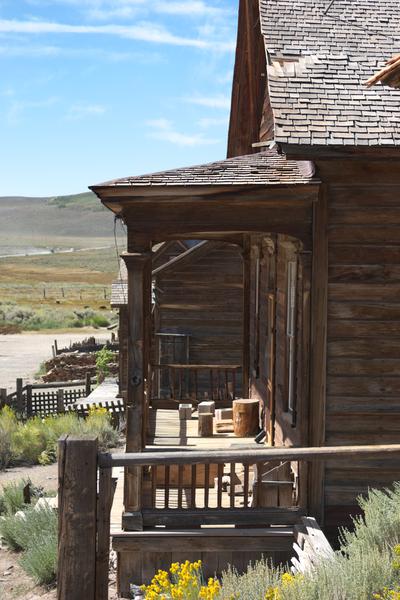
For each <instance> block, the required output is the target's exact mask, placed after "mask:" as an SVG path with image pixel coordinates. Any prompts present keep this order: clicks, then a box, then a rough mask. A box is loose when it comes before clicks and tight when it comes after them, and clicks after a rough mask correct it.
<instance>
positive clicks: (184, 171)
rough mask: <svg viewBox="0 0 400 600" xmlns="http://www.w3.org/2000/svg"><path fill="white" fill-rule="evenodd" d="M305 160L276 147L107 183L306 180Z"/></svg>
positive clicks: (107, 184) (158, 184)
mask: <svg viewBox="0 0 400 600" xmlns="http://www.w3.org/2000/svg"><path fill="white" fill-rule="evenodd" d="M310 179H311V176H310V173H309V171H308V168H307V163H302V162H301V161H294V160H287V159H286V158H285V157H284V156H282V155H280V154H278V152H277V151H276V150H270V149H268V150H265V151H263V152H260V153H258V154H249V155H247V156H239V157H235V158H229V159H226V160H221V161H218V162H213V163H208V164H205V165H198V166H194V167H184V168H181V169H173V170H171V171H163V172H161V173H152V174H150V175H140V176H137V177H125V178H123V179H116V180H114V181H110V182H107V183H106V184H102V185H106V186H135V187H136V186H168V185H174V186H181V185H182V186H185V185H190V186H195V185H252V186H254V185H277V184H297V183H308V182H309V181H310Z"/></svg>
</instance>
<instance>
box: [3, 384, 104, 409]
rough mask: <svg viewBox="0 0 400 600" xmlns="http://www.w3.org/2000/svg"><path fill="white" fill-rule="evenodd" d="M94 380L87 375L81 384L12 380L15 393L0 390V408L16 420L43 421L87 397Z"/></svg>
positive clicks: (4, 389)
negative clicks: (33, 418)
mask: <svg viewBox="0 0 400 600" xmlns="http://www.w3.org/2000/svg"><path fill="white" fill-rule="evenodd" d="M95 383H96V379H92V378H91V376H90V374H89V373H88V374H87V375H86V378H85V379H84V380H80V381H70V382H52V383H29V384H26V385H23V380H22V379H21V378H18V379H17V380H16V389H15V391H14V392H11V393H8V391H7V389H6V388H1V389H0V408H2V407H3V406H9V407H10V408H12V409H13V410H14V411H15V412H16V413H17V414H18V416H19V417H22V418H30V417H36V416H39V417H47V416H49V415H55V414H60V413H64V412H66V411H67V410H68V409H69V408H70V407H72V406H73V405H74V404H75V403H76V402H77V401H78V400H79V399H80V398H86V397H87V396H89V394H90V393H91V391H92V389H93V385H95Z"/></svg>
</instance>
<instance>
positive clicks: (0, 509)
mask: <svg viewBox="0 0 400 600" xmlns="http://www.w3.org/2000/svg"><path fill="white" fill-rule="evenodd" d="M27 483H29V482H28V481H25V480H21V481H19V482H18V483H14V482H11V483H8V484H7V485H5V486H4V487H3V491H2V494H1V496H0V514H6V515H13V514H15V513H16V512H17V511H18V510H22V509H23V508H24V507H25V502H24V492H23V490H24V487H25V486H26V485H27Z"/></svg>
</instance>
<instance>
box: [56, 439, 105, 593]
mask: <svg viewBox="0 0 400 600" xmlns="http://www.w3.org/2000/svg"><path fill="white" fill-rule="evenodd" d="M59 456H60V462H59V541H58V581H57V598H58V600H82V598H85V600H96V500H97V494H96V492H97V439H96V438H95V437H90V438H79V437H76V436H68V437H66V438H64V439H62V440H61V441H60V444H59Z"/></svg>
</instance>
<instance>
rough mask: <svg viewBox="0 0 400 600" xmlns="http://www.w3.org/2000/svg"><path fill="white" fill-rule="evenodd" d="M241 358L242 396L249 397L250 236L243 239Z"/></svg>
mask: <svg viewBox="0 0 400 600" xmlns="http://www.w3.org/2000/svg"><path fill="white" fill-rule="evenodd" d="M242 256H243V349H242V352H243V358H242V382H243V389H242V397H243V398H248V397H249V378H250V317H251V306H250V291H251V245H250V236H248V235H246V236H244V239H243V252H242Z"/></svg>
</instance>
